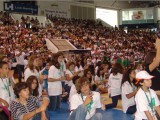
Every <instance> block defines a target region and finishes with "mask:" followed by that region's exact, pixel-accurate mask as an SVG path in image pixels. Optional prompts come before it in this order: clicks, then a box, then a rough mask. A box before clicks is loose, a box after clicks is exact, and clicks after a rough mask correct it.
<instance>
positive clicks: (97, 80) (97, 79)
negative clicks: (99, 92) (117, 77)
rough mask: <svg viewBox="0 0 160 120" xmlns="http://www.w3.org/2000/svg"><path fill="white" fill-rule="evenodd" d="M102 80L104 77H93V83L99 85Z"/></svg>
mask: <svg viewBox="0 0 160 120" xmlns="http://www.w3.org/2000/svg"><path fill="white" fill-rule="evenodd" d="M103 80H105V78H104V76H100V77H98V76H97V75H96V76H95V82H97V83H101V82H102V81H103Z"/></svg>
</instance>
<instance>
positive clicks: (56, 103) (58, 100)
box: [48, 95, 61, 111]
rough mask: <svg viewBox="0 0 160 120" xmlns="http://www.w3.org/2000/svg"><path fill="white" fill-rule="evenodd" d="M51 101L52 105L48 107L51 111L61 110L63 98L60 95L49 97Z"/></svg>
mask: <svg viewBox="0 0 160 120" xmlns="http://www.w3.org/2000/svg"><path fill="white" fill-rule="evenodd" d="M49 99H50V103H49V106H48V110H49V111H56V110H57V109H59V108H60V104H61V96H60V95H57V96H49Z"/></svg>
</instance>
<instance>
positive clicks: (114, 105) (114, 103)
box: [105, 95, 121, 109]
mask: <svg viewBox="0 0 160 120" xmlns="http://www.w3.org/2000/svg"><path fill="white" fill-rule="evenodd" d="M120 98H121V95H117V96H113V97H112V103H111V104H107V105H106V106H105V107H106V109H111V108H115V107H116V106H117V104H118V100H119V99H120Z"/></svg>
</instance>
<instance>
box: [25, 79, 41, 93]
mask: <svg viewBox="0 0 160 120" xmlns="http://www.w3.org/2000/svg"><path fill="white" fill-rule="evenodd" d="M26 83H27V85H28V87H29V92H30V95H33V96H38V95H39V92H38V88H39V84H38V79H37V77H35V76H30V77H29V78H28V79H27V81H26Z"/></svg>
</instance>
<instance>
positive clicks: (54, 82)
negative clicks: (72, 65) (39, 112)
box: [48, 54, 64, 111]
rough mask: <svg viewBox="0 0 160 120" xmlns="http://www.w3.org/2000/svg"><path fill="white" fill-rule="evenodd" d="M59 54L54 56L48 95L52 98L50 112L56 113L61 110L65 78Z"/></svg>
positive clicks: (49, 73)
mask: <svg viewBox="0 0 160 120" xmlns="http://www.w3.org/2000/svg"><path fill="white" fill-rule="evenodd" d="M59 57H60V55H59V54H54V55H53V56H52V60H51V64H52V65H51V66H50V68H49V72H48V95H49V98H50V104H49V108H48V109H49V111H56V110H57V109H59V108H60V102H61V94H62V83H61V82H62V81H63V80H64V77H63V76H62V75H61V73H60V63H59Z"/></svg>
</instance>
